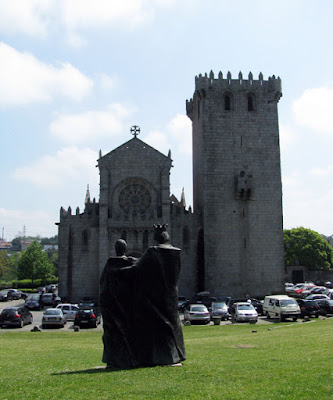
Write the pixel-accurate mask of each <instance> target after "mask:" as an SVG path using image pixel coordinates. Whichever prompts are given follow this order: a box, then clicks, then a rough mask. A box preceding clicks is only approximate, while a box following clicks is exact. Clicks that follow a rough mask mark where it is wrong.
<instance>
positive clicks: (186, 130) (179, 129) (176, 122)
mask: <svg viewBox="0 0 333 400" xmlns="http://www.w3.org/2000/svg"><path fill="white" fill-rule="evenodd" d="M167 130H168V132H170V134H171V135H172V137H173V139H174V140H175V142H176V144H177V150H178V151H179V152H180V153H184V154H187V155H190V154H192V122H191V120H190V119H189V118H188V117H187V116H186V115H183V114H177V115H176V116H175V117H174V118H173V119H172V120H171V121H170V122H169V124H168V126H167Z"/></svg>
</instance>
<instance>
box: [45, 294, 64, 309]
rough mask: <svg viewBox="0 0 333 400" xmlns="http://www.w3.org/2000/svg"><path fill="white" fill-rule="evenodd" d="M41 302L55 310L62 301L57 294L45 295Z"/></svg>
mask: <svg viewBox="0 0 333 400" xmlns="http://www.w3.org/2000/svg"><path fill="white" fill-rule="evenodd" d="M41 302H42V305H43V306H46V307H48V306H52V307H54V308H55V307H56V306H57V305H58V304H59V303H60V302H61V299H60V297H59V296H57V295H56V294H55V293H44V294H43V295H42V298H41Z"/></svg>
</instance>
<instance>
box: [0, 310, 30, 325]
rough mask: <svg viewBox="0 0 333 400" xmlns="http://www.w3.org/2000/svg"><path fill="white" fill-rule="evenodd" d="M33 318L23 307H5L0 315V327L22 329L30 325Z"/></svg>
mask: <svg viewBox="0 0 333 400" xmlns="http://www.w3.org/2000/svg"><path fill="white" fill-rule="evenodd" d="M32 321H33V316H32V314H31V312H30V311H29V310H27V309H26V308H25V307H7V308H4V309H3V310H2V313H1V314H0V326H1V328H2V327H3V326H10V325H14V326H17V327H19V328H22V326H23V325H27V324H32Z"/></svg>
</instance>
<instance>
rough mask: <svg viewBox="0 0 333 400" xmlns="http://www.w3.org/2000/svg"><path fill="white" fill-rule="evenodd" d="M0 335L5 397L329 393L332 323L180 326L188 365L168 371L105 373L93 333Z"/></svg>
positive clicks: (262, 397)
mask: <svg viewBox="0 0 333 400" xmlns="http://www.w3.org/2000/svg"><path fill="white" fill-rule="evenodd" d="M0 336H1V358H0V370H1V378H2V383H1V398H3V399H12V398H15V396H16V397H17V393H19V398H24V399H27V400H30V399H34V400H37V399H45V398H48V399H66V400H72V399H73V400H74V399H75V400H76V399H80V400H90V399H99V400H103V399H117V400H118V399H126V400H129V399H138V400H145V399H154V400H155V399H170V400H176V399H191V400H197V399H198V400H199V399H200V400H201V399H217V400H220V399H223V400H235V399H237V400H281V399H285V400H286V399H288V400H300V399H302V400H313V399H331V398H332V393H333V386H332V372H331V371H332V356H331V354H332V352H331V349H332V344H333V343H332V337H333V318H327V319H319V320H316V321H314V322H311V323H306V324H293V325H292V326H290V324H275V325H274V326H272V325H271V324H270V325H256V326H255V329H253V325H249V324H240V325H224V326H222V325H219V326H214V325H211V326H188V327H184V339H185V347H186V353H187V360H186V361H185V362H184V363H183V366H182V367H172V368H166V367H154V368H138V369H133V370H107V369H104V367H103V365H105V364H102V362H101V357H102V351H103V344H102V332H101V331H96V330H93V331H92V330H83V329H81V330H80V332H73V331H72V332H61V331H59V330H57V331H52V332H45V331H43V332H13V331H11V332H5V330H4V331H3V332H2V334H1V335H0ZM300 344H301V345H300ZM18 349H19V357H18ZM98 367H100V368H98Z"/></svg>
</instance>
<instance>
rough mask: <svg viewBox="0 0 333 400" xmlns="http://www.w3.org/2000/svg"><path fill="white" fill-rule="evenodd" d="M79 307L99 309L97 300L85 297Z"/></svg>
mask: <svg viewBox="0 0 333 400" xmlns="http://www.w3.org/2000/svg"><path fill="white" fill-rule="evenodd" d="M79 307H97V302H96V299H94V298H93V297H83V299H82V300H80V302H79Z"/></svg>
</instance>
